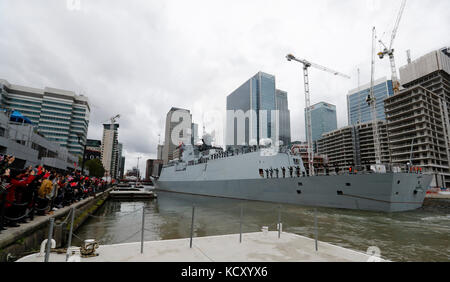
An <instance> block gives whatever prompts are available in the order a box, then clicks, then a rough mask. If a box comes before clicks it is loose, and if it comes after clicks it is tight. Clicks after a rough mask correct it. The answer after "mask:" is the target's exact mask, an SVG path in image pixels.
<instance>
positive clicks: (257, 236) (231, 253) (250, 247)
mask: <svg viewBox="0 0 450 282" xmlns="http://www.w3.org/2000/svg"><path fill="white" fill-rule="evenodd" d="M189 243H190V239H189V238H187V239H175V240H164V241H149V242H144V247H143V253H142V254H141V243H140V242H136V243H126V244H116V245H101V246H99V248H98V249H97V251H96V252H97V253H98V254H99V255H98V256H95V257H89V258H80V261H81V262H367V261H386V260H383V259H380V258H378V257H371V256H370V255H368V254H365V253H362V252H357V251H354V250H350V249H345V248H342V247H339V246H335V245H332V244H328V243H325V242H320V241H318V251H317V252H316V250H315V241H314V239H310V238H307V237H303V236H300V235H296V234H292V233H285V232H282V233H281V237H280V238H278V231H269V232H256V233H246V234H242V243H239V234H232V235H222V236H210V237H200V238H194V239H193V246H192V248H189ZM65 258H66V255H65V254H58V253H51V254H50V258H49V261H50V262H63V261H65ZM43 261H44V256H40V255H39V254H32V255H29V256H26V257H23V258H21V259H19V260H18V262H43Z"/></svg>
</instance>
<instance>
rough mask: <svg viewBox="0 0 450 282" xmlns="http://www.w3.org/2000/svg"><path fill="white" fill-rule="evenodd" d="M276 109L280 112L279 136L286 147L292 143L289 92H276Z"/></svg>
mask: <svg viewBox="0 0 450 282" xmlns="http://www.w3.org/2000/svg"><path fill="white" fill-rule="evenodd" d="M275 102H276V108H277V110H278V111H279V120H278V121H279V122H278V126H279V134H280V138H279V139H280V140H281V141H283V144H284V145H288V144H290V143H291V112H290V111H289V108H288V98H287V92H286V91H282V90H278V89H277V90H276V92H275Z"/></svg>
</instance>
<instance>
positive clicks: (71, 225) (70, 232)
mask: <svg viewBox="0 0 450 282" xmlns="http://www.w3.org/2000/svg"><path fill="white" fill-rule="evenodd" d="M70 212H71V213H72V214H71V217H72V220H71V222H70V231H69V240H68V242H67V253H66V261H68V260H69V256H70V254H69V249H70V245H72V233H73V221H74V219H75V207H72V209H71V210H70Z"/></svg>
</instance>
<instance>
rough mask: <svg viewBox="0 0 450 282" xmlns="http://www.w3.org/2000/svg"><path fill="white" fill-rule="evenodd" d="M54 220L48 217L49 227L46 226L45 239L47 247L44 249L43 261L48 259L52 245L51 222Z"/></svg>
mask: <svg viewBox="0 0 450 282" xmlns="http://www.w3.org/2000/svg"><path fill="white" fill-rule="evenodd" d="M54 222H55V219H54V218H53V217H52V218H50V227H49V228H48V240H47V248H46V250H45V260H44V261H45V262H48V259H49V257H50V250H51V247H52V236H53V223H54Z"/></svg>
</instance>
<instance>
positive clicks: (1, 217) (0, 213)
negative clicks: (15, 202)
mask: <svg viewBox="0 0 450 282" xmlns="http://www.w3.org/2000/svg"><path fill="white" fill-rule="evenodd" d="M0 196H1V206H0V209H1V210H0V231H2V230H4V229H5V228H4V226H5V210H6V208H5V205H6V191H4V192H3V193H2V194H1V195H0Z"/></svg>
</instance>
